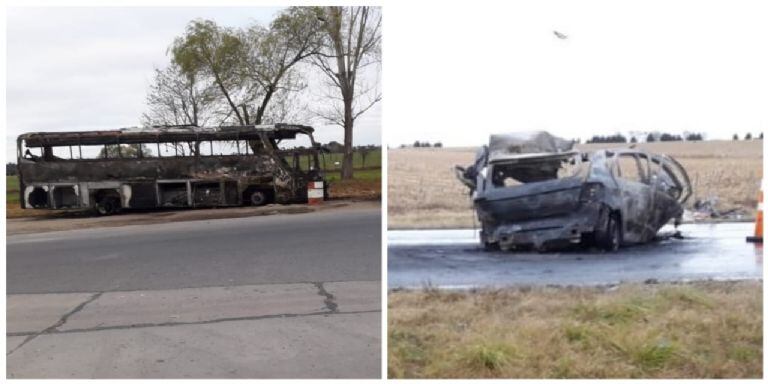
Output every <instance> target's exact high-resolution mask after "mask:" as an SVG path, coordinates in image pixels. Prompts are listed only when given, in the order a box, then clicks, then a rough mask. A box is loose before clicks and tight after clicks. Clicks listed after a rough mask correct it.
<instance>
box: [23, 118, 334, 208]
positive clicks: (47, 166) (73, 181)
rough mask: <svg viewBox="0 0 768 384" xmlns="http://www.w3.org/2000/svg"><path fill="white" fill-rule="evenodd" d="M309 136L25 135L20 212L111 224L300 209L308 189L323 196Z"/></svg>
mask: <svg viewBox="0 0 768 384" xmlns="http://www.w3.org/2000/svg"><path fill="white" fill-rule="evenodd" d="M313 132H314V129H313V128H312V127H307V126H302V125H291V124H274V125H248V126H222V127H197V126H160V127H147V128H124V129H119V130H111V131H87V132H43V133H27V134H23V135H20V136H19V138H18V140H17V154H18V170H19V186H20V188H19V189H20V195H21V196H20V202H21V207H22V208H37V209H76V208H95V209H97V210H98V212H99V213H101V214H111V213H115V212H117V211H119V210H121V209H125V208H156V207H213V206H238V205H254V206H257V205H263V204H267V203H270V202H275V203H281V204H286V203H295V202H306V201H307V185H308V183H310V182H319V183H313V184H321V183H322V184H323V186H324V188H325V191H326V192H327V183H324V182H323V174H322V172H321V170H320V167H319V160H318V153H319V149H320V145H319V144H318V143H316V142H315V140H314V138H313V136H312V133H313ZM297 135H304V136H306V137H307V138H308V139H309V143H310V147H309V148H308V149H298V148H294V149H286V150H284V149H280V148H279V147H278V144H279V143H280V142H281V141H283V140H293V139H296V138H297ZM84 149H85V151H84ZM162 149H165V150H166V151H168V153H167V154H166V155H163V154H162ZM154 150H156V151H157V154H152V153H151V152H152V151H154ZM89 151H90V152H91V153H90V154H89V153H88V152H89ZM95 153H97V154H96V155H95V156H94V154H95ZM287 159H289V160H291V162H292V164H290V163H289V162H288V160H287ZM302 159H306V161H302ZM302 163H303V167H302Z"/></svg>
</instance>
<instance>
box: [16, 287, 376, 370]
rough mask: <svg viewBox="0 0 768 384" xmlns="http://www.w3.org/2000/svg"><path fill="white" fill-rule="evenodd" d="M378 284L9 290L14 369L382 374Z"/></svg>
mask: <svg viewBox="0 0 768 384" xmlns="http://www.w3.org/2000/svg"><path fill="white" fill-rule="evenodd" d="M380 289H381V286H380V282H378V281H372V282H366V281H361V282H336V283H316V284H272V285H250V286H237V287H208V288H188V289H177V290H162V291H133V292H111V293H110V292H106V293H101V292H94V293H82V294H32V295H30V294H22V295H9V296H8V316H7V324H8V327H7V329H8V337H7V339H6V340H7V357H6V359H7V360H6V364H7V376H8V377H9V378H235V377H239V378H243V377H247V378H270V377H273V378H274V377H287V378H377V377H380V368H381V367H380V361H381V297H380ZM30 319H31V320H32V321H30Z"/></svg>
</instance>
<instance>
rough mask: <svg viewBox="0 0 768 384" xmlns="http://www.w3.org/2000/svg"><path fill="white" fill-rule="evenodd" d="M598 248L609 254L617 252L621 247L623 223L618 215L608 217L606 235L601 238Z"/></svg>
mask: <svg viewBox="0 0 768 384" xmlns="http://www.w3.org/2000/svg"><path fill="white" fill-rule="evenodd" d="M598 242H599V244H598V246H599V247H600V248H602V249H604V250H606V251H608V252H616V251H617V250H619V247H620V246H621V223H620V222H619V218H618V216H617V215H608V220H607V223H606V225H605V234H604V236H600V238H599V240H598Z"/></svg>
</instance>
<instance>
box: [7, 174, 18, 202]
mask: <svg viewBox="0 0 768 384" xmlns="http://www.w3.org/2000/svg"><path fill="white" fill-rule="evenodd" d="M18 203H19V177H18V176H5V204H6V205H7V204H18Z"/></svg>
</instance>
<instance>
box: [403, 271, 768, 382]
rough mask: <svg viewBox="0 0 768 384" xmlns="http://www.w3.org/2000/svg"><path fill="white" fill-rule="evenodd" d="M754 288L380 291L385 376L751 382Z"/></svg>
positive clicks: (757, 347)
mask: <svg viewBox="0 0 768 384" xmlns="http://www.w3.org/2000/svg"><path fill="white" fill-rule="evenodd" d="M762 297H763V296H762V281H744V282H699V283H690V284H660V285H623V286H618V287H616V286H614V287H600V288H594V287H580V288H573V287H568V288H555V287H539V288H509V289H504V290H485V291H478V292H450V291H440V290H433V289H425V290H423V291H401V292H390V294H389V311H388V317H389V320H388V322H389V328H388V338H389V343H388V362H389V368H388V371H389V377H390V378H502V377H507V378H640V377H643V378H761V377H762V372H763V368H762V362H763V337H762V334H763V333H762V324H763V316H762V307H763V306H762V303H763V299H762Z"/></svg>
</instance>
